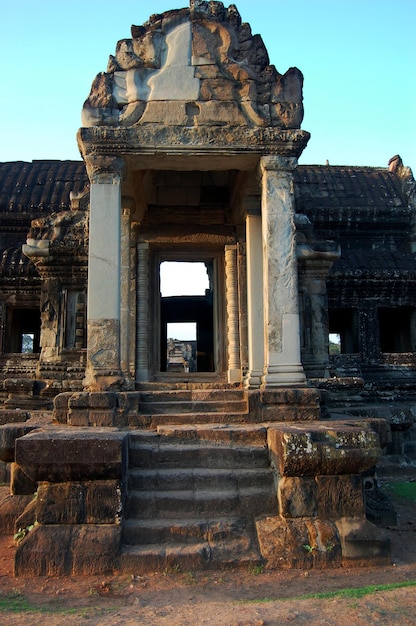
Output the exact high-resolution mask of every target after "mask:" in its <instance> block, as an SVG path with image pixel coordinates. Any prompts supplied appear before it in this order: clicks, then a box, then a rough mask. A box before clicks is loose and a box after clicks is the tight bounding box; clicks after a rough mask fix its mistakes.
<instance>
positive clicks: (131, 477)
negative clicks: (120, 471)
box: [127, 468, 274, 491]
mask: <svg viewBox="0 0 416 626" xmlns="http://www.w3.org/2000/svg"><path fill="white" fill-rule="evenodd" d="M273 480H274V479H273V475H272V473H271V471H270V470H269V469H268V468H257V469H253V468H248V469H246V468H241V469H238V470H234V469H211V468H209V469H208V468H174V469H153V468H151V469H134V470H130V471H129V472H128V484H127V489H128V490H131V491H139V490H142V491H155V490H157V489H160V490H162V491H169V490H174V491H177V490H180V489H195V490H196V489H204V490H207V489H213V490H215V489H218V488H221V489H243V488H244V487H258V488H264V487H265V486H266V485H268V486H270V487H273Z"/></svg>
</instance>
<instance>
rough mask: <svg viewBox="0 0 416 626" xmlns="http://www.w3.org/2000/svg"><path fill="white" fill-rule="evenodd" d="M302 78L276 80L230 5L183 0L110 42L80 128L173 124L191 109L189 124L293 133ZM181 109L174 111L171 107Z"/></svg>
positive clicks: (291, 74)
mask: <svg viewBox="0 0 416 626" xmlns="http://www.w3.org/2000/svg"><path fill="white" fill-rule="evenodd" d="M302 84H303V77H302V74H301V72H299V70H297V69H296V68H290V69H289V70H288V71H287V72H286V74H284V75H281V74H279V73H278V72H277V71H276V68H275V67H274V66H273V65H270V64H269V57H268V54H267V50H266V48H265V46H264V43H263V41H262V39H261V37H260V36H259V35H252V33H251V29H250V26H249V25H248V24H243V23H242V22H241V18H240V15H239V13H238V11H237V9H236V7H235V6H234V5H231V6H230V7H229V8H228V9H227V8H226V7H224V5H223V3H222V2H212V1H211V2H205V1H203V0H198V1H195V0H191V2H190V8H189V9H181V10H178V11H168V12H166V13H163V14H161V15H157V16H153V17H152V18H150V20H149V21H148V22H146V24H144V25H143V26H133V27H132V38H131V39H123V40H121V41H119V42H118V44H117V48H116V53H115V55H114V56H110V59H109V63H108V67H107V72H102V73H100V74H98V75H97V77H96V78H95V80H94V82H93V84H92V88H91V93H90V95H89V97H88V99H87V100H86V102H85V104H84V109H83V122H82V123H83V126H97V125H110V126H118V125H120V126H130V125H134V124H142V123H149V122H151V121H154V122H159V123H163V124H164V125H175V124H178V123H179V124H181V123H183V122H178V114H177V113H178V107H176V109H175V107H173V108H172V105H171V103H172V102H177V103H178V104H179V103H183V110H184V112H185V108H186V106H189V104H191V105H192V106H193V109H194V111H195V115H194V116H193V119H192V124H193V125H198V126H200V125H203V124H207V125H211V124H218V123H228V124H231V125H234V126H236V125H237V126H238V125H243V126H249V127H254V126H276V127H278V128H299V127H300V124H301V121H302V118H303V105H302ZM179 108H181V107H179Z"/></svg>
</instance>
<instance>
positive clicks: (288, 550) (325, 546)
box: [256, 517, 342, 569]
mask: <svg viewBox="0 0 416 626" xmlns="http://www.w3.org/2000/svg"><path fill="white" fill-rule="evenodd" d="M256 529H257V536H258V540H259V545H260V552H261V555H262V557H263V558H264V559H266V562H267V563H266V567H267V568H268V569H311V568H328V567H340V566H341V564H342V557H341V542H340V538H339V534H338V532H337V527H336V525H335V524H334V523H333V522H330V521H327V520H321V519H318V518H309V519H305V518H302V519H299V518H298V519H285V518H283V517H265V518H263V519H260V520H257V521H256Z"/></svg>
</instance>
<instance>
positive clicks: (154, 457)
mask: <svg viewBox="0 0 416 626" xmlns="http://www.w3.org/2000/svg"><path fill="white" fill-rule="evenodd" d="M181 467H182V468H189V467H191V468H192V467H193V468H200V467H206V468H211V469H238V468H253V469H254V468H261V467H263V468H266V467H269V456H268V453H267V450H266V449H265V448H262V447H260V446H240V447H230V446H221V445H214V444H211V445H209V444H205V445H203V446H201V445H199V444H197V443H187V444H185V445H184V444H176V443H165V442H163V444H162V445H160V442H159V441H157V440H155V441H154V442H152V443H151V442H150V441H149V443H148V444H146V443H137V442H135V441H131V442H130V447H129V468H152V469H156V468H165V469H168V468H181Z"/></svg>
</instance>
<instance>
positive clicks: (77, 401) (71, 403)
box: [68, 391, 90, 409]
mask: <svg viewBox="0 0 416 626" xmlns="http://www.w3.org/2000/svg"><path fill="white" fill-rule="evenodd" d="M89 395H90V394H89V393H87V392H86V391H84V392H81V393H72V394H71V395H70V396H69V398H68V408H69V409H85V408H86V407H88V401H89Z"/></svg>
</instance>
